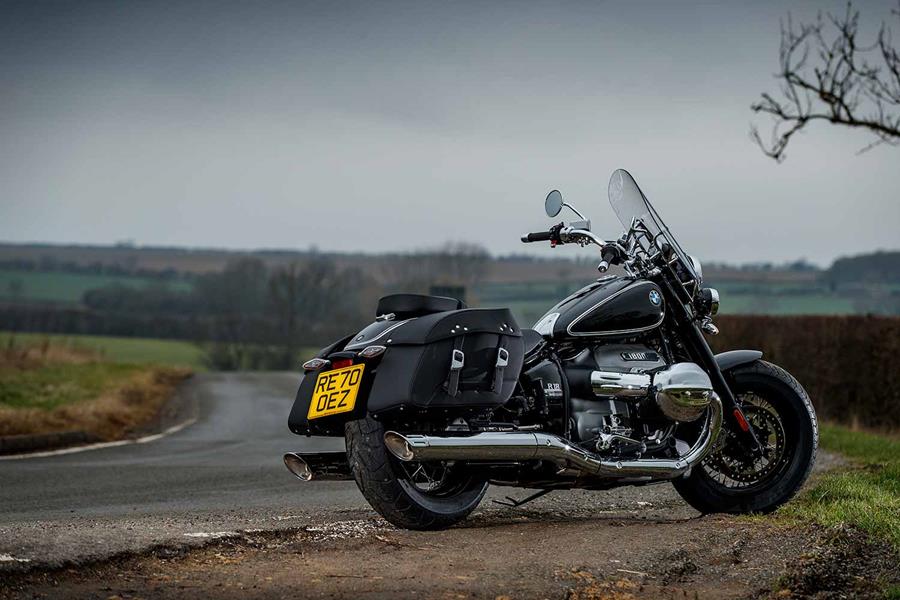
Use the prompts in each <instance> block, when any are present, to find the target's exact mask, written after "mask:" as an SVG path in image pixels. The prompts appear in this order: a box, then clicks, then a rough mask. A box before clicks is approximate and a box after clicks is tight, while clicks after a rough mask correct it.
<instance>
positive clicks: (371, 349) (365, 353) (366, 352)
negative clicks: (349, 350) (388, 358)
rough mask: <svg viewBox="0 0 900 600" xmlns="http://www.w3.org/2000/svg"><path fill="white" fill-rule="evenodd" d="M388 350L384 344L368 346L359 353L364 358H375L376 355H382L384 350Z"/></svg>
mask: <svg viewBox="0 0 900 600" xmlns="http://www.w3.org/2000/svg"><path fill="white" fill-rule="evenodd" d="M385 350H387V348H385V347H384V346H366V347H365V348H363V349H362V352H360V353H359V355H360V356H362V357H363V358H367V359H368V358H375V357H376V356H381V355H382V354H384V351H385Z"/></svg>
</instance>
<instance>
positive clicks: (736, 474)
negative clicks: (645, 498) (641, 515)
mask: <svg viewBox="0 0 900 600" xmlns="http://www.w3.org/2000/svg"><path fill="white" fill-rule="evenodd" d="M731 377H732V381H733V383H732V391H733V392H734V395H735V397H736V398H737V399H738V402H739V403H740V404H741V409H742V410H743V412H744V416H745V417H746V418H747V421H748V422H749V423H750V424H751V426H752V427H753V430H754V432H755V433H756V437H757V439H758V440H759V442H760V445H761V446H762V452H761V453H760V454H759V455H757V456H750V455H749V454H748V453H747V452H746V451H745V450H744V449H743V448H742V447H741V445H740V444H739V443H738V441H737V438H736V436H735V435H734V433H733V432H732V431H731V430H729V429H728V427H727V425H724V424H723V426H722V432H721V434H720V435H719V439H718V440H717V441H716V446H715V448H714V449H713V451H712V452H711V453H710V455H709V456H708V457H707V458H706V459H705V460H704V461H703V462H702V463H701V464H700V465H698V466H696V467H694V468H693V469H692V471H691V474H690V475H688V476H687V477H682V478H680V479H676V480H675V481H673V485H674V486H675V489H676V490H677V491H678V493H679V494H681V497H682V498H684V499H685V500H686V501H687V503H688V504H690V505H691V506H693V507H694V508H696V509H697V510H699V511H700V512H703V513H713V512H725V513H747V512H770V511H773V510H775V509H776V508H778V507H779V506H781V505H782V504H784V503H785V502H787V501H788V500H790V499H791V498H792V497H793V496H794V494H796V493H797V490H799V489H800V486H802V485H803V483H804V482H805V481H806V478H807V477H808V476H809V473H810V470H811V469H812V465H813V463H814V462H815V458H816V448H817V446H818V439H819V438H818V435H819V434H818V426H817V424H816V414H815V411H814V410H813V407H812V403H811V402H810V400H809V396H808V395H807V394H806V391H805V390H804V389H803V387H802V386H801V385H800V383H799V382H797V380H796V379H794V378H793V377H792V376H791V375H790V374H789V373H788V372H787V371H785V370H784V369H782V368H780V367H778V366H776V365H773V364H771V363H768V362H765V361H761V360H760V361H756V362H754V363H752V364H750V365H746V366H742V367H738V368H736V369H735V370H734V371H732V372H731ZM726 423H727V421H726Z"/></svg>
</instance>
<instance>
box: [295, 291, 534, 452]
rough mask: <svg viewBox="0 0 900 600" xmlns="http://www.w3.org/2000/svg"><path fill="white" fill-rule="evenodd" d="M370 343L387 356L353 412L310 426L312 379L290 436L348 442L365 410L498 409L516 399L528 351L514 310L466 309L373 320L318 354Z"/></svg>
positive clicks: (370, 371)
mask: <svg viewBox="0 0 900 600" xmlns="http://www.w3.org/2000/svg"><path fill="white" fill-rule="evenodd" d="M371 345H381V346H385V347H386V350H385V352H384V354H382V355H381V356H380V357H379V358H378V359H376V360H374V361H372V362H371V365H370V363H369V361H365V362H366V365H367V366H366V369H365V372H364V374H363V377H362V381H361V382H360V389H359V394H358V397H357V400H356V405H355V408H354V409H353V410H352V411H349V412H345V413H339V414H335V415H332V416H326V417H319V418H315V419H312V420H308V419H307V413H308V410H309V406H310V402H312V400H313V396H314V394H313V392H314V387H315V381H316V378H317V377H318V375H319V372H311V373H307V374H305V375H304V377H303V379H302V380H301V382H300V388H299V389H298V390H297V397H296V399H295V401H294V406H293V408H292V410H291V414H290V417H289V418H288V425H289V427H290V429H291V431H293V432H294V433H300V434H306V435H326V436H343V435H344V423H345V422H347V421H348V420H353V419H359V418H361V417H363V416H365V414H366V412H369V413H373V414H376V415H378V414H381V413H387V412H393V411H399V410H403V409H408V410H413V411H418V410H423V409H430V408H439V409H447V411H448V413H464V412H468V411H469V410H470V409H490V408H496V407H499V406H502V405H503V404H504V403H505V402H506V401H507V400H509V398H510V396H512V393H513V390H514V389H515V387H516V382H517V380H518V377H519V372H520V371H521V369H522V361H523V359H524V353H525V352H524V342H523V338H522V331H521V329H519V326H518V325H517V324H516V321H515V319H514V318H513V316H512V313H510V312H509V310H507V309H462V310H448V311H443V312H438V313H432V314H426V315H423V316H418V317H411V318H408V319H396V320H393V321H387V320H382V321H376V322H375V323H372V324H371V325H369V326H368V327H366V328H365V329H363V330H362V331H361V332H360V333H359V334H357V335H355V336H351V337H349V338H345V339H344V341H343V343H340V344H332V345H331V346H329V347H328V348H324V349H323V350H322V351H320V352H319V353H318V355H317V356H318V357H319V358H330V357H336V356H340V357H341V358H348V357H352V356H355V355H357V354H358V353H359V352H360V351H361V350H363V349H365V348H366V347H368V346H371ZM354 362H356V363H359V362H363V360H362V359H361V358H356V359H355V360H354Z"/></svg>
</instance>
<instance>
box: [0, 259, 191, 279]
mask: <svg viewBox="0 0 900 600" xmlns="http://www.w3.org/2000/svg"><path fill="white" fill-rule="evenodd" d="M0 269H2V270H8V271H23V272H26V273H34V272H50V273H73V274H76V275H110V276H120V277H126V276H129V277H131V276H136V277H145V278H148V279H159V280H161V281H173V280H176V279H190V278H191V277H192V274H191V273H182V272H180V271H178V270H176V269H174V268H171V267H170V268H165V269H147V268H142V267H136V266H135V265H134V264H130V263H129V262H128V261H125V262H116V263H106V262H100V261H94V262H91V263H83V262H77V261H68V260H59V259H57V258H56V257H54V256H42V257H41V258H40V259H38V260H33V259H30V258H11V259H6V260H0Z"/></svg>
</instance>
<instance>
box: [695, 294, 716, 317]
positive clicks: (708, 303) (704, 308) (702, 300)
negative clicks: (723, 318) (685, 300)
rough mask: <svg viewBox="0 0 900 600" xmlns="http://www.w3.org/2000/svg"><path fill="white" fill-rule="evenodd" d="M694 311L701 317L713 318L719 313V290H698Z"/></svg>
mask: <svg viewBox="0 0 900 600" xmlns="http://www.w3.org/2000/svg"><path fill="white" fill-rule="evenodd" d="M694 309H695V310H696V311H697V312H698V313H700V314H701V315H709V316H713V315H714V314H716V313H717V312H719V290H717V289H716V288H700V291H699V292H697V297H696V298H695V299H694Z"/></svg>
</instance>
